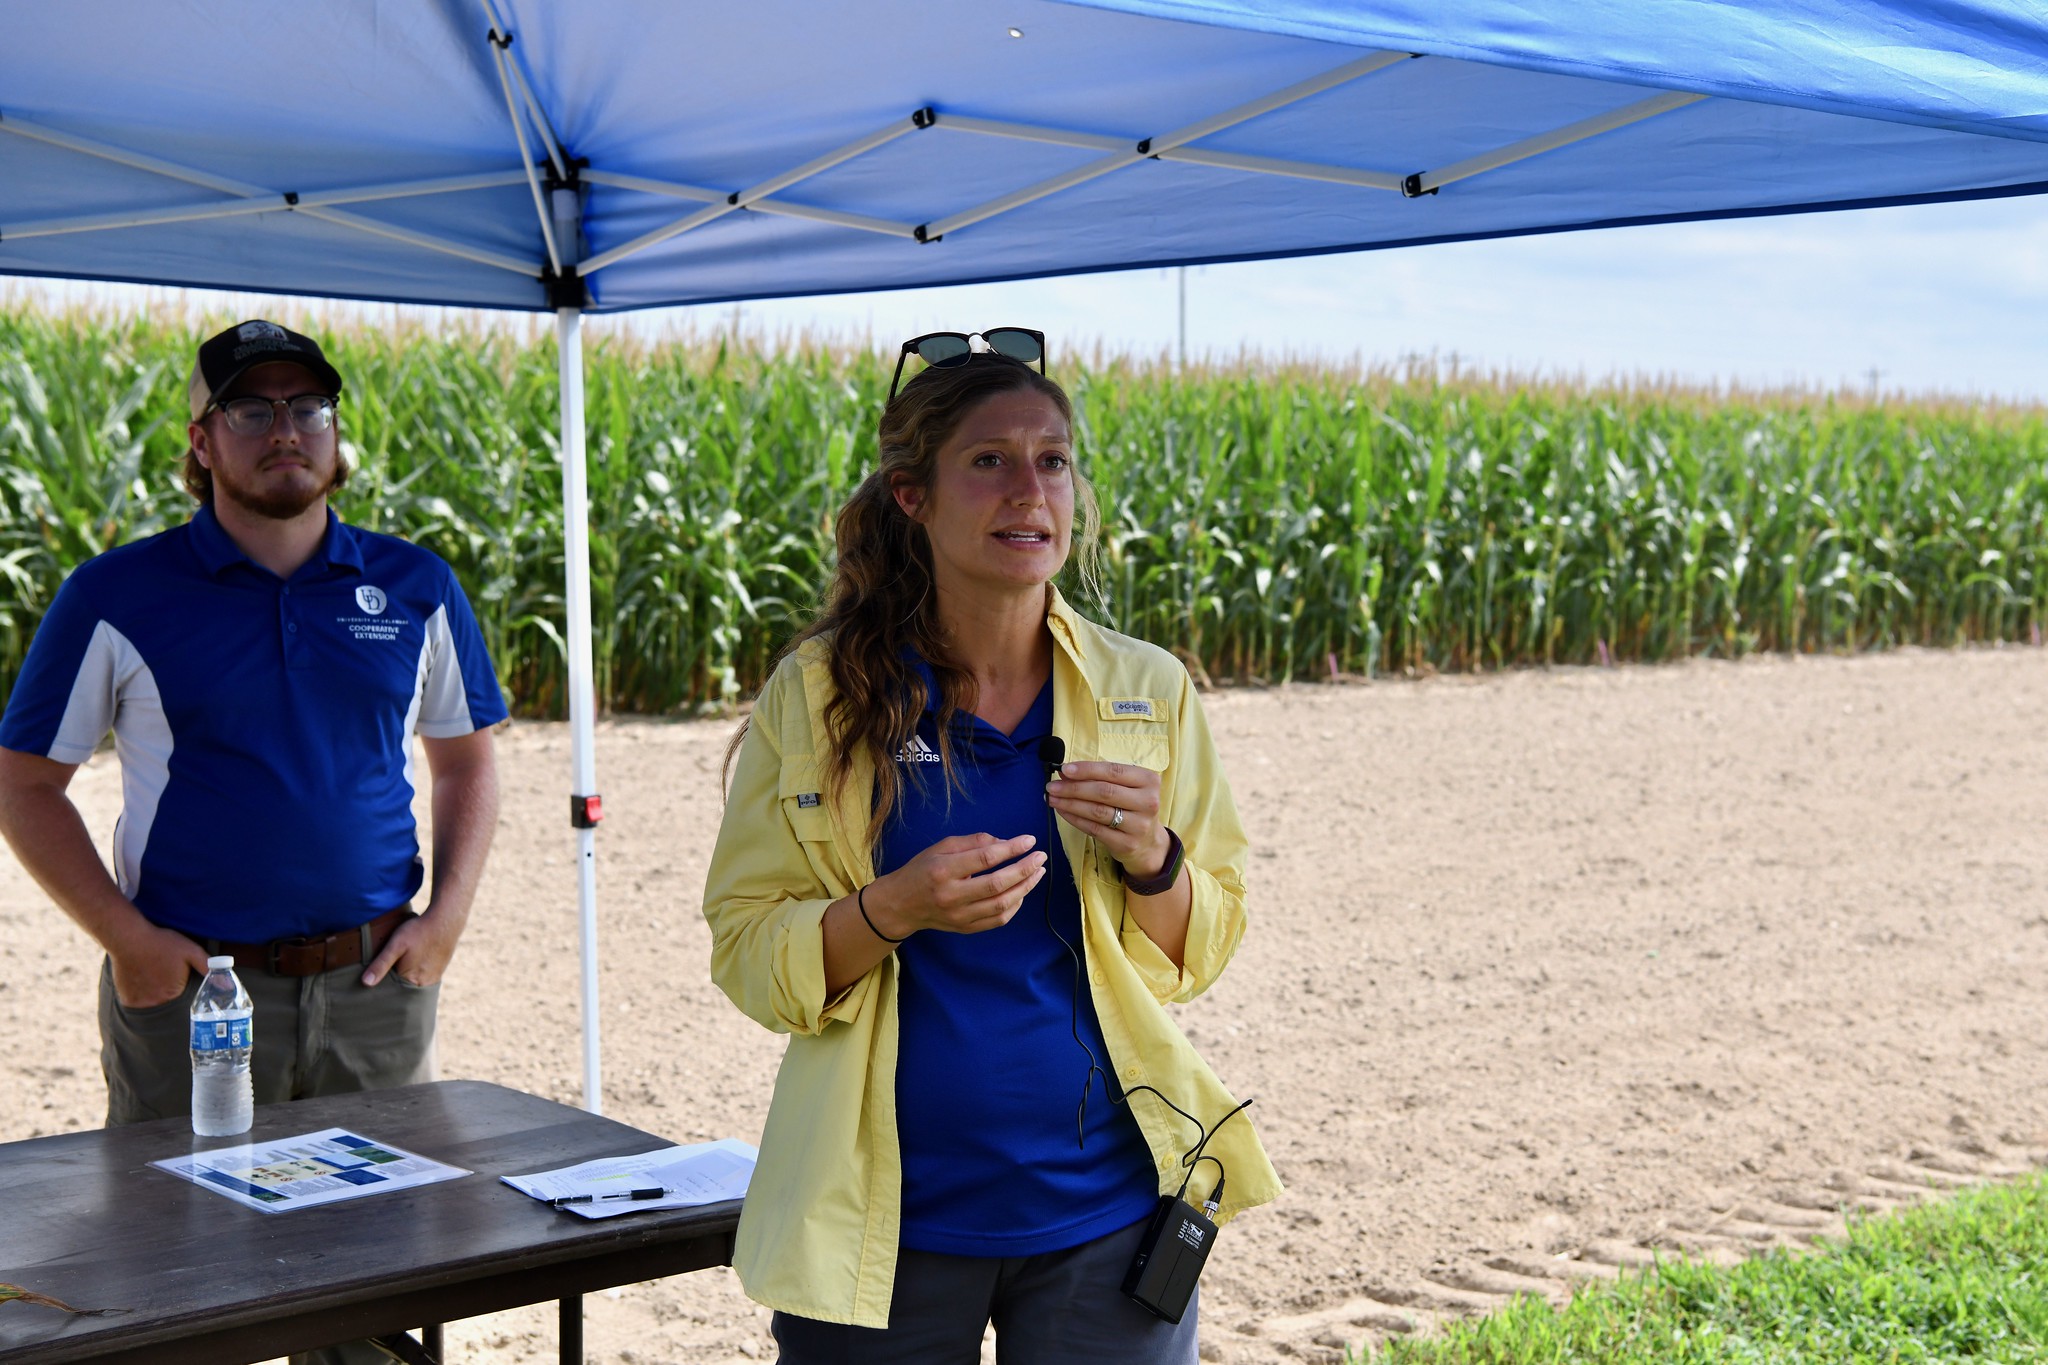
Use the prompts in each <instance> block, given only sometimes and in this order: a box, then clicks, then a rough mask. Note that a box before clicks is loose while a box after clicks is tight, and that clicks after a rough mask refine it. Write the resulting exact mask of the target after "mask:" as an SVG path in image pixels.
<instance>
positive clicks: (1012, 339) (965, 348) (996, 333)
mask: <svg viewBox="0 0 2048 1365" xmlns="http://www.w3.org/2000/svg"><path fill="white" fill-rule="evenodd" d="M975 337H980V338H981V339H982V341H983V342H985V343H986V344H987V345H988V348H989V349H990V350H991V351H994V352H995V353H996V354H997V355H1000V356H1007V357H1009V358H1010V359H1011V360H1021V361H1023V362H1024V363H1025V364H1026V365H1036V366H1038V372H1039V373H1040V374H1044V373H1045V333H1043V332H1034V331H1032V330H1031V329H1030V328H1029V327H991V328H989V329H988V330H987V331H986V332H926V333H925V334H924V335H923V336H921V337H912V338H911V339H910V340H908V341H906V342H904V343H903V350H902V351H901V352H900V353H898V355H897V356H896V377H895V378H893V379H891V380H890V381H889V397H890V398H891V399H893V398H895V396H896V390H897V388H898V387H899V386H900V385H901V384H902V382H903V362H904V361H906V360H908V359H909V358H910V357H911V356H913V355H915V356H916V357H917V358H918V359H919V360H922V361H923V362H924V363H925V364H927V365H929V366H931V367H932V368H933V369H939V370H943V369H946V368H948V367H949V366H953V365H965V364H966V363H967V357H968V356H970V355H972V354H973V353H974V338H975Z"/></svg>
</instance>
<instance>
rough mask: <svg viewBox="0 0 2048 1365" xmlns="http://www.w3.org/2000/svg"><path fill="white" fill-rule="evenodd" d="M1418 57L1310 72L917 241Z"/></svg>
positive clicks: (972, 212) (1372, 59)
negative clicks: (1266, 92)
mask: <svg viewBox="0 0 2048 1365" xmlns="http://www.w3.org/2000/svg"><path fill="white" fill-rule="evenodd" d="M1415 55H1416V54H1414V53H1412V52H1369V53H1367V54H1366V55H1365V56H1363V57H1360V58H1358V59H1357V60H1356V61H1351V62H1346V63H1345V64H1344V65H1342V66H1340V67H1337V68H1336V69H1335V70H1331V71H1325V72H1323V73H1322V74H1321V75H1318V76H1311V77H1309V78H1308V79H1307V80H1305V81H1297V82H1295V83H1294V84H1293V85H1290V86H1287V87H1286V88H1285V89H1282V90H1276V91H1274V92H1273V93H1272V94H1270V95H1265V96H1262V97H1261V98H1259V99H1255V100H1250V101H1247V102H1246V103H1244V104H1240V105H1238V106H1236V107H1235V108H1233V109H1226V110H1224V111H1223V112H1222V113H1220V114H1213V115H1211V116H1210V117H1208V118H1205V119H1202V120H1201V121H1199V122H1197V123H1190V124H1188V125H1187V126H1185V127H1182V128H1176V129H1175V130H1174V131H1172V132H1170V133H1164V134H1161V135H1159V136H1157V137H1149V138H1146V139H1144V140H1143V141H1141V142H1139V143H1137V144H1136V145H1135V146H1131V145H1128V144H1127V145H1126V146H1125V148H1124V149H1122V150H1119V151H1116V152H1113V153H1111V154H1110V155H1108V156H1105V157H1103V158H1102V159H1100V160H1098V161H1091V162H1090V163H1088V164H1087V165H1085V166H1077V167H1076V168H1074V169H1073V170H1071V171H1066V172H1064V173H1062V174H1060V175H1056V176H1053V177H1051V178H1050V179H1048V180H1041V181H1039V182H1038V183H1037V184H1035V185H1027V186H1025V187H1024V188H1023V189H1020V190H1012V191H1011V192H1010V193H1008V194H1005V195H999V196H997V197H996V198H994V199H991V200H989V201H988V202H987V203H985V204H980V205H977V206H976V207H974V208H971V209H967V210H965V211H963V212H960V213H956V214H953V215H952V216H950V217H947V218H941V219H939V220H938V221H936V222H932V223H927V224H925V225H924V227H923V228H922V229H921V230H920V231H919V233H918V240H920V241H932V240H935V239H937V238H940V237H943V236H945V235H946V234H947V233H949V232H958V231H959V230H960V229H961V228H964V227H971V226H973V225H974V224H976V223H980V222H985V221H986V220H988V219H990V218H993V217H995V216H996V215H998V214H1002V213H1008V212H1010V211H1011V210H1012V209H1017V208H1022V207H1023V206H1024V205H1026V204H1031V203H1035V202H1037V201H1038V200H1040V199H1045V198H1048V197H1050V196H1052V195H1055V194H1058V193H1060V192H1061V191H1063V190H1070V189H1072V188H1074V187H1075V186H1076V185H1083V184H1086V183H1087V182H1088V181H1090V180H1094V179H1097V178H1099V177H1101V176H1105V175H1108V174H1110V173H1111V172H1113V171H1120V170H1123V169H1125V168H1126V167H1129V166H1135V165H1137V164H1138V163H1139V162H1140V161H1144V160H1146V159H1148V158H1150V157H1153V156H1159V155H1163V154H1164V153H1166V152H1170V151H1172V150H1174V149H1175V148H1177V147H1179V146H1181V145H1182V144H1183V143H1188V142H1194V141H1197V140H1198V139H1201V138H1205V137H1208V136H1210V135H1211V134H1214V133H1220V132H1222V131H1223V130H1224V129H1226V128H1232V127H1235V126H1236V125H1238V124H1240V123H1245V122H1249V121H1250V120H1252V119H1255V118H1257V117H1259V116H1260V115H1261V114H1269V113H1271V112H1272V111H1274V110H1275V109H1281V108H1284V107H1286V106H1287V105H1290V104H1294V103H1297V102H1299V101H1301V100H1305V99H1308V98H1309V97H1310V96H1312V95H1320V94H1322V93H1323V92H1324V91H1327V90H1331V89H1334V88H1336V87H1337V86H1340V85H1346V84H1349V83H1350V82H1352V81H1355V80H1358V79H1360V78H1361V77H1364V76H1370V75H1372V74H1373V73H1374V72H1376V71H1384V70H1385V69H1386V68H1388V67H1390V66H1393V65H1395V64H1396V63H1398V62H1405V61H1410V60H1412V59H1413V58H1414V57H1415Z"/></svg>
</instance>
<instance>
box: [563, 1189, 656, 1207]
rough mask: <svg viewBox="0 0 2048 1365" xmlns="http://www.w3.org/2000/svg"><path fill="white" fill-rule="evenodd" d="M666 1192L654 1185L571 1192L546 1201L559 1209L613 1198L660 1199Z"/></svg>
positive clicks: (598, 1202) (604, 1201) (605, 1201)
mask: <svg viewBox="0 0 2048 1365" xmlns="http://www.w3.org/2000/svg"><path fill="white" fill-rule="evenodd" d="M667 1194H668V1191H667V1190H664V1189H662V1188H661V1187H659V1186H656V1187H655V1188H653V1189H651V1190H620V1191H619V1192H618V1193H616V1194H571V1195H564V1196H563V1197H562V1198H560V1199H550V1200H548V1202H549V1203H550V1204H553V1205H554V1206H555V1207H556V1208H558V1209H559V1208H562V1207H563V1206H565V1205H568V1204H609V1203H611V1202H613V1201H614V1200H621V1199H636V1200H645V1199H661V1198H664V1197H666V1196H667Z"/></svg>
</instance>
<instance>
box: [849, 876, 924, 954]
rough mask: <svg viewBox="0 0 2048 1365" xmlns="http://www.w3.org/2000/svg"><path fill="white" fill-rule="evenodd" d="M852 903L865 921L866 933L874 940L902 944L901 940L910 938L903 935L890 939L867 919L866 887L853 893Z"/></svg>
mask: <svg viewBox="0 0 2048 1365" xmlns="http://www.w3.org/2000/svg"><path fill="white" fill-rule="evenodd" d="M853 903H854V905H855V906H856V907H857V908H858V909H859V910H860V917H861V918H862V919H864V920H867V925H868V932H869V933H871V934H873V935H874V936H875V937H876V938H878V939H880V940H882V942H884V943H901V942H903V939H907V938H909V937H910V935H908V934H905V935H904V936H903V938H890V937H889V936H888V935H887V934H885V933H883V932H882V931H881V930H880V929H877V928H876V927H875V922H874V921H873V920H871V919H868V889H867V887H865V886H863V887H862V888H861V889H860V890H858V891H856V892H854V893H853Z"/></svg>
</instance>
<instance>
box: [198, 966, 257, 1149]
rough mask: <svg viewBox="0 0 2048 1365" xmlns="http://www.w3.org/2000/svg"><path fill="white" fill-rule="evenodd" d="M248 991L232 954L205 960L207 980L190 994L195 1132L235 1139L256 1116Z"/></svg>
mask: <svg viewBox="0 0 2048 1365" xmlns="http://www.w3.org/2000/svg"><path fill="white" fill-rule="evenodd" d="M251 1013H252V1011H251V1009H250V1006H249V992H247V991H245V990H243V989H242V982H241V978H239V977H237V976H236V975H235V960H234V959H233V958H231V957H209V958H208V959H206V979H205V980H204V981H202V982H200V983H199V994H198V995H195V996H194V997H192V1131H193V1132H195V1133H197V1134H199V1136H201V1137H233V1136H234V1135H235V1134H237V1133H246V1132H248V1131H249V1125H250V1123H251V1122H253V1121H254V1119H255V1117H256V1102H255V1092H254V1089H253V1087H252V1084H251V1082H250V1079H249V1054H250V1052H251V1051H252V1050H253V1049H254V1047H255V1045H256V1030H255V1026H254V1024H253V1022H252V1021H251V1019H250V1014H251Z"/></svg>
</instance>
